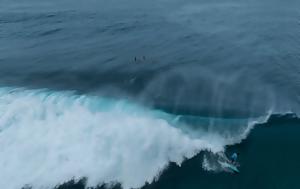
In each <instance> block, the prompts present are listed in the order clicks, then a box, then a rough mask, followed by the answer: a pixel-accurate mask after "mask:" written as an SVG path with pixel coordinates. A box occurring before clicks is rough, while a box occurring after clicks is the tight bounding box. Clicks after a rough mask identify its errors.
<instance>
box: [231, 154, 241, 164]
mask: <svg viewBox="0 0 300 189" xmlns="http://www.w3.org/2000/svg"><path fill="white" fill-rule="evenodd" d="M238 154H239V153H237V152H234V153H233V154H232V155H231V156H230V160H231V162H232V163H236V162H237V158H238Z"/></svg>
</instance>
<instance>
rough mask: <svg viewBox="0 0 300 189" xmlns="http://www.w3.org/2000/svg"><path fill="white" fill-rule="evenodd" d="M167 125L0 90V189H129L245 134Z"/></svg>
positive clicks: (150, 114) (85, 102)
mask: <svg viewBox="0 0 300 189" xmlns="http://www.w3.org/2000/svg"><path fill="white" fill-rule="evenodd" d="M170 120H171V121H170ZM172 120H173V121H172ZM174 120H176V117H175V116H172V115H169V114H166V113H164V112H161V111H156V110H151V109H147V108H143V107H141V106H138V105H135V104H132V103H130V102H127V101H124V100H123V101H122V100H113V99H107V98H101V97H92V96H84V95H74V94H73V93H71V92H52V91H48V90H25V89H11V88H0V178H1V180H0V186H1V188H6V189H18V188H22V187H23V186H24V185H28V186H32V187H33V189H35V188H38V189H48V188H53V187H55V186H57V185H59V184H62V183H64V182H67V181H69V180H71V179H75V180H78V179H81V178H83V177H86V178H87V186H96V185H98V184H102V183H110V182H120V183H121V184H122V186H123V187H124V188H125V189H127V188H137V187H141V186H143V185H144V184H145V182H152V181H153V179H155V178H156V177H157V176H158V175H159V174H160V173H161V171H162V170H163V169H164V168H165V167H166V166H167V165H168V163H169V162H175V163H177V164H179V165H180V164H181V163H182V162H183V161H184V159H185V158H191V157H193V156H194V155H196V154H197V153H198V152H199V151H201V150H208V151H211V152H213V153H216V152H220V151H223V150H224V146H225V145H228V144H234V143H236V142H239V141H240V140H242V139H243V138H245V137H246V135H247V134H248V132H250V130H251V127H248V126H247V127H246V129H245V130H244V131H245V132H243V133H244V134H242V135H238V136H237V137H236V136H235V137H229V138H228V136H223V135H222V134H220V133H214V132H212V133H210V132H205V131H203V132H201V134H199V135H197V136H196V137H195V136H191V135H190V134H189V133H188V132H184V131H183V130H182V129H180V126H179V125H176V121H174ZM177 124H179V122H178V123H177ZM191 133H192V132H191ZM11 181H13V182H11Z"/></svg>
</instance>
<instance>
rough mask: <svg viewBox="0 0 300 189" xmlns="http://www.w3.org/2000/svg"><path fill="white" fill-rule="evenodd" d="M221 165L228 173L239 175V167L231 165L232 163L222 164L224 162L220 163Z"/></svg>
mask: <svg viewBox="0 0 300 189" xmlns="http://www.w3.org/2000/svg"><path fill="white" fill-rule="evenodd" d="M219 163H220V165H221V166H222V167H223V168H224V169H227V170H228V171H230V172H233V173H239V172H240V171H239V170H238V168H237V166H235V165H233V164H231V163H227V162H222V161H219Z"/></svg>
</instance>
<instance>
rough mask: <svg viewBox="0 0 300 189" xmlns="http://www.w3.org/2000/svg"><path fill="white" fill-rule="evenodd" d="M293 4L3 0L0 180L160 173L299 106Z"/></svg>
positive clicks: (49, 184)
mask: <svg viewBox="0 0 300 189" xmlns="http://www.w3.org/2000/svg"><path fill="white" fill-rule="evenodd" d="M299 6H300V2H298V1H297V0H289V1H284V2H283V1H279V0H263V1H261V0H252V1H247V2H246V1H238V0H225V1H222V2H221V1H217V0H212V1H205V0H197V1H196V0H188V1H186V0H153V1H145V0H131V1H124V0H110V1H103V0H87V1H84V2H83V1H78V0H75V1H74V0H73V1H71V0H61V1H46V0H29V1H18V0H2V1H1V2H0V44H1V45H0V86H1V88H0V146H1V148H0V178H1V180H0V187H1V186H2V187H5V188H7V189H10V188H11V189H15V188H21V187H22V186H24V185H26V184H28V185H29V186H33V189H35V188H53V187H55V186H57V185H59V184H62V183H64V182H67V181H69V180H71V179H75V180H79V179H81V178H83V177H85V178H87V186H97V185H98V184H102V183H110V182H119V183H121V185H122V186H123V187H124V188H136V187H142V186H143V185H144V184H145V183H146V182H148V183H151V182H153V181H154V180H155V179H156V181H158V183H160V175H161V174H163V172H164V171H166V170H167V171H166V172H167V173H166V174H167V175H168V174H169V173H168V170H169V169H167V168H168V165H169V163H170V162H175V164H178V165H181V164H182V163H183V162H184V160H186V159H190V158H192V157H194V156H195V155H197V154H199V153H204V152H203V151H206V152H205V153H207V151H208V152H209V151H211V152H213V153H217V152H224V150H226V149H227V148H228V146H230V145H235V144H238V143H240V142H242V141H245V140H244V139H246V138H247V136H248V135H249V134H250V131H252V129H253V128H254V126H255V125H256V124H258V123H260V124H262V123H266V124H267V125H268V124H269V123H270V122H269V121H268V120H269V117H270V116H271V115H274V114H277V115H282V114H286V113H292V114H293V115H294V116H297V115H299V113H300V112H299V111H300V109H299V92H300V85H299V83H300V82H299V81H300V78H299V73H300V66H299V62H300V61H299V60H300V53H299V49H300V24H299V23H300V9H299ZM71 91H72V92H71ZM271 117H272V116H271ZM290 119H291V118H290V117H287V118H286V117H284V118H280V120H281V121H282V120H284V121H282V122H284V123H283V125H286V124H287V123H289V120H290ZM292 119H294V117H293V118H292ZM285 121H286V122H285ZM280 123H281V122H280ZM272 124H273V122H272ZM272 124H271V125H272ZM274 124H275V123H274ZM276 124H277V122H276ZM276 124H275V125H276ZM293 124H294V122H293ZM297 131H298V130H297ZM266 133H267V132H266ZM270 133H272V132H270ZM132 136H134V137H132ZM254 136H261V135H259V134H257V135H254ZM271 136H272V134H270V137H271ZM246 141H247V139H246ZM297 144H298V143H297V142H293V143H292V144H289V145H290V146H293V145H297ZM277 145H278V144H277ZM262 146H263V145H262ZM279 146H280V145H279ZM243 149H244V148H243ZM197 157H198V156H197ZM204 157H206V158H204V161H202V159H203V158H202V159H201V162H198V164H197V165H199V167H200V168H201V167H202V166H203V168H204V169H207V170H210V171H212V170H214V169H213V168H212V167H213V166H215V165H212V164H209V158H208V157H209V156H208V155H207V154H206V156H204ZM187 161H189V160H187ZM191 161H194V160H191ZM291 162H293V161H292V160H291ZM211 169H212V170H211ZM36 170H38V171H36ZM33 172H34V173H33ZM270 172H271V171H270ZM172 173H173V172H172ZM175 173H176V171H175V172H174V174H175ZM249 175H251V174H249ZM249 175H248V176H249ZM2 178H3V179H2ZM203 178H206V177H205V176H203ZM245 178H246V177H245ZM247 178H250V176H249V177H247ZM7 180H15V181H16V182H13V183H10V182H7ZM183 180H184V179H183ZM163 182H164V181H162V183H163ZM159 186H160V185H159ZM159 186H157V185H155V184H153V187H157V188H159ZM162 186H163V185H162ZM160 187H161V186H160ZM168 187H169V186H168ZM168 187H167V188H168ZM172 187H173V188H174V187H175V186H172ZM176 187H177V186H176ZM208 187H209V186H208ZM236 187H237V188H239V187H241V185H237V186H236ZM179 188H180V187H179ZM191 188H193V187H192V186H191ZM229 188H230V187H229ZM231 188H234V187H231Z"/></svg>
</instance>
